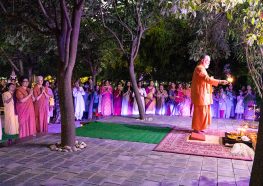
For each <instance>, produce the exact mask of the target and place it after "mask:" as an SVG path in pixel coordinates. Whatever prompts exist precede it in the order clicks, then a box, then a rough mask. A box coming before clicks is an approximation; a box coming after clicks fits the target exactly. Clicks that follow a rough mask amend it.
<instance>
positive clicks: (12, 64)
mask: <svg viewBox="0 0 263 186" xmlns="http://www.w3.org/2000/svg"><path fill="white" fill-rule="evenodd" d="M0 50H1V51H2V53H3V55H4V57H5V58H6V59H7V61H8V62H9V63H10V64H11V66H12V67H13V68H14V69H15V70H16V71H17V72H19V69H18V68H17V66H16V65H15V63H14V62H13V61H12V60H11V59H10V58H9V57H8V55H7V54H6V52H5V50H4V49H3V48H0Z"/></svg>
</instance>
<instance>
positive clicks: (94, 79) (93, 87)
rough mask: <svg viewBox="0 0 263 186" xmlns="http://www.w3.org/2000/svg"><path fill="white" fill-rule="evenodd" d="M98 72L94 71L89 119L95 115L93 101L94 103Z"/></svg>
mask: <svg viewBox="0 0 263 186" xmlns="http://www.w3.org/2000/svg"><path fill="white" fill-rule="evenodd" d="M96 84H97V83H96V73H92V85H91V86H92V93H91V98H90V103H89V114H88V120H92V116H93V103H94V94H93V93H94V91H95V85H96Z"/></svg>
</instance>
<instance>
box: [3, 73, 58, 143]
mask: <svg viewBox="0 0 263 186" xmlns="http://www.w3.org/2000/svg"><path fill="white" fill-rule="evenodd" d="M29 85H30V83H29V79H28V78H26V77H22V78H21V79H20V80H19V82H18V84H17V83H16V80H12V81H11V82H9V83H7V84H6V83H5V82H4V81H2V83H1V93H2V104H3V105H2V106H3V107H4V132H5V133H6V134H8V135H16V134H18V135H19V138H24V137H27V136H35V135H36V134H37V133H45V132H47V131H48V123H49V119H50V117H52V113H53V111H52V109H53V105H51V104H50V103H52V101H51V100H52V99H54V95H53V91H52V89H51V88H49V82H48V81H44V80H43V77H42V76H38V77H37V81H36V84H35V85H34V86H33V87H32V88H30V86H29ZM53 102H54V101H53ZM1 128H2V126H1ZM0 137H1V136H0Z"/></svg>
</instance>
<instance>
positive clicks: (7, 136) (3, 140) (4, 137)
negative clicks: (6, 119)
mask: <svg viewBox="0 0 263 186" xmlns="http://www.w3.org/2000/svg"><path fill="white" fill-rule="evenodd" d="M2 133H3V135H2V140H0V143H3V142H6V141H7V140H9V139H16V138H18V135H8V134H5V131H4V128H2Z"/></svg>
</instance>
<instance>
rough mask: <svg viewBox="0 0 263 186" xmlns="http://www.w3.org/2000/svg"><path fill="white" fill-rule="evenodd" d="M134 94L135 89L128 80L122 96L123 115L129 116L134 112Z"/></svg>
mask: <svg viewBox="0 0 263 186" xmlns="http://www.w3.org/2000/svg"><path fill="white" fill-rule="evenodd" d="M132 94H133V90H132V87H131V82H130V81H127V83H126V86H125V88H124V91H123V96H122V105H121V115H122V116H127V115H131V114H132V107H133V98H132Z"/></svg>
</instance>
